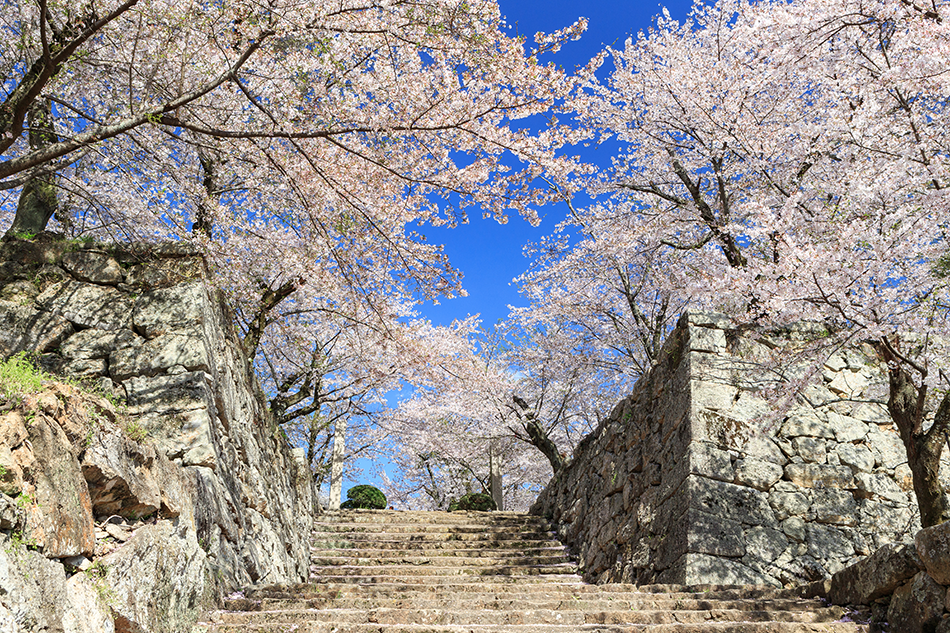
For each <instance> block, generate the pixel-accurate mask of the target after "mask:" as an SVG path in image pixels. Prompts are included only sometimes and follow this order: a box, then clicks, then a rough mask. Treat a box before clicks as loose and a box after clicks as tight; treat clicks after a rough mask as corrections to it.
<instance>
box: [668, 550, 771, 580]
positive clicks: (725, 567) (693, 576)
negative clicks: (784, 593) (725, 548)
mask: <svg viewBox="0 0 950 633" xmlns="http://www.w3.org/2000/svg"><path fill="white" fill-rule="evenodd" d="M683 558H684V561H683V564H682V566H683V572H682V580H674V581H672V582H681V583H683V584H688V585H699V584H714V585H773V586H781V583H780V582H778V580H776V579H775V578H772V577H770V576H766V575H765V574H761V573H759V572H757V571H755V570H753V569H752V568H750V567H748V566H747V565H743V564H742V563H740V562H738V561H734V560H730V559H728V558H719V557H718V556H709V555H707V554H693V553H689V554H686V555H685V556H684V557H683Z"/></svg>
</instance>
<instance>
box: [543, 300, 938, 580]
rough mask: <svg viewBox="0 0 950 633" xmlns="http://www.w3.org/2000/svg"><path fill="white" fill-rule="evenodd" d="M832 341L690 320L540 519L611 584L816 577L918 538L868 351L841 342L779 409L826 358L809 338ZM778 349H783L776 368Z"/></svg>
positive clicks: (556, 488) (580, 452) (895, 439)
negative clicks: (788, 395)
mask: <svg viewBox="0 0 950 633" xmlns="http://www.w3.org/2000/svg"><path fill="white" fill-rule="evenodd" d="M821 334H822V333H821V332H820V331H818V330H817V329H816V328H810V327H808V326H801V327H797V328H791V329H789V330H787V331H784V332H780V333H774V334H773V335H771V336H769V337H764V336H760V337H758V338H752V337H751V336H744V335H743V334H742V333H741V332H738V331H736V330H735V329H733V327H732V325H731V323H730V322H729V320H728V319H726V318H725V317H721V316H718V315H711V314H702V313H689V314H686V315H684V316H683V318H682V319H681V320H680V322H679V325H678V327H677V328H676V329H675V331H674V332H672V333H671V335H670V337H669V339H668V341H667V343H666V346H665V348H664V351H663V355H662V358H661V360H660V361H659V362H658V363H657V364H656V366H655V367H654V368H653V369H652V370H651V371H650V372H649V373H648V374H647V375H645V376H644V377H643V378H642V379H641V380H640V381H639V382H638V383H637V385H636V386H635V388H634V390H633V392H632V393H631V394H630V395H629V396H628V397H627V398H625V399H624V400H623V401H621V402H620V403H619V404H618V405H617V406H616V407H615V408H614V410H613V412H611V414H610V415H609V416H607V417H606V418H605V419H604V421H603V422H602V423H601V424H600V426H599V427H598V428H597V429H596V430H595V431H594V432H593V433H591V434H590V435H589V436H588V437H586V438H585V439H584V440H583V441H582V442H581V443H580V445H579V446H578V448H577V450H576V451H575V453H574V456H573V459H572V461H571V463H570V464H569V465H568V466H567V467H565V468H564V469H563V470H561V471H560V472H559V473H558V475H557V476H556V477H555V478H554V479H553V480H552V481H551V483H550V484H549V485H548V487H547V488H546V489H545V490H544V492H543V493H542V494H541V495H540V497H539V499H538V501H537V502H536V504H535V505H534V506H533V507H532V510H531V511H532V513H534V514H540V515H543V516H546V517H548V518H550V519H552V520H553V521H554V522H556V523H557V525H558V529H559V532H560V534H561V535H562V537H563V538H564V539H565V540H566V541H567V542H568V543H569V544H570V545H571V547H572V548H573V550H574V551H575V552H576V553H577V554H578V556H579V558H580V562H581V564H582V566H583V568H584V570H585V574H586V577H587V578H588V579H590V580H595V581H598V582H635V583H639V584H644V583H653V582H670V583H686V584H697V583H716V584H772V585H782V584H789V583H802V582H809V581H818V580H822V579H826V578H828V577H830V576H831V575H832V574H833V573H835V572H837V571H839V570H841V569H843V568H844V567H846V566H848V565H850V564H851V563H854V562H856V561H858V560H860V559H861V558H863V557H865V556H867V555H869V554H870V553H871V552H873V551H875V550H876V549H877V548H879V547H881V546H883V545H886V544H888V543H891V542H895V541H905V542H906V541H909V540H910V539H911V538H912V536H913V535H914V533H915V532H916V531H917V530H918V529H919V528H920V524H919V520H918V516H917V511H916V503H915V500H914V496H913V492H912V482H911V478H910V470H909V468H908V466H907V457H906V454H905V452H904V448H903V445H902V443H901V440H900V437H899V436H898V433H897V431H896V429H895V428H894V426H893V423H892V422H891V421H890V418H889V416H888V414H887V411H886V408H885V406H884V401H885V400H886V377H884V376H883V374H882V373H881V371H880V369H879V368H878V366H877V364H876V363H874V362H873V360H872V358H871V357H870V356H869V355H868V354H869V350H863V349H861V348H854V349H847V350H842V351H837V352H834V353H831V352H830V351H829V352H828V353H827V360H826V362H825V363H824V366H822V367H820V368H819V370H818V372H819V375H820V379H818V380H812V381H811V384H810V386H808V387H806V388H805V389H804V391H803V392H802V393H801V395H800V396H799V397H797V398H796V399H795V400H794V401H793V402H792V403H791V405H790V406H787V407H786V408H785V409H784V410H782V409H777V408H776V407H775V406H774V405H772V404H771V402H774V401H775V395H774V394H778V395H779V396H781V394H782V393H783V391H786V390H787V389H786V387H785V385H787V384H788V382H789V381H796V380H799V379H801V378H803V377H805V374H806V373H807V372H808V371H809V370H808V368H809V367H812V368H813V367H814V361H813V360H812V361H810V360H809V359H796V358H795V353H794V350H795V348H796V345H798V346H799V347H800V341H802V340H803V339H807V338H814V337H817V336H821ZM774 349H782V350H786V351H785V352H784V357H783V358H782V359H781V360H780V361H779V362H778V363H776V362H775V361H774V358H775V354H774V352H773V350H774ZM816 378H817V376H816ZM767 391H771V392H772V394H773V395H772V396H771V397H768V398H767V397H766V394H765V392H767ZM943 472H944V474H946V473H948V472H950V467H948V466H945V467H944V469H943Z"/></svg>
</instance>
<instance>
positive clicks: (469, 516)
mask: <svg viewBox="0 0 950 633" xmlns="http://www.w3.org/2000/svg"><path fill="white" fill-rule="evenodd" d="M317 523H319V524H326V523H423V524H433V523H439V524H454V523H471V524H475V523H480V524H490V525H550V522H549V521H547V520H546V519H544V518H543V517H537V516H531V515H526V514H521V513H518V512H476V511H468V512H431V511H428V510H340V511H338V512H327V513H325V514H323V515H322V516H320V517H319V518H318V519H317Z"/></svg>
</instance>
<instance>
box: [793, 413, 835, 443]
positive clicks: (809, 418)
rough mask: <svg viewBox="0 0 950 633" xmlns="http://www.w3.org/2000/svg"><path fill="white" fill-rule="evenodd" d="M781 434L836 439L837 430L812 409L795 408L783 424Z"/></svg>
mask: <svg viewBox="0 0 950 633" xmlns="http://www.w3.org/2000/svg"><path fill="white" fill-rule="evenodd" d="M781 435H784V436H785V437H802V436H807V437H823V438H825V439H834V437H835V431H834V429H833V428H831V426H830V425H829V424H827V423H826V422H825V421H823V420H821V419H820V418H819V417H818V416H817V415H815V413H814V412H813V411H812V410H811V409H795V410H793V411H792V412H791V413H789V415H788V418H786V419H785V422H784V423H783V424H782V430H781Z"/></svg>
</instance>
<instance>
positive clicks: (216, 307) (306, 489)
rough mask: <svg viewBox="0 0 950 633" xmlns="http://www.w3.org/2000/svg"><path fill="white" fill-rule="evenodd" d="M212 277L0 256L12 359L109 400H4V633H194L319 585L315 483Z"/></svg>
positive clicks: (51, 249)
mask: <svg viewBox="0 0 950 633" xmlns="http://www.w3.org/2000/svg"><path fill="white" fill-rule="evenodd" d="M206 276H207V273H206V271H205V269H204V266H203V262H202V260H201V259H200V258H199V257H197V256H195V255H194V254H193V253H189V252H188V251H186V250H183V249H181V248H180V247H179V246H176V245H173V244H172V245H164V246H157V247H141V248H135V247H123V248H120V249H113V248H103V247H99V246H96V245H94V244H83V243H71V242H64V241H57V240H53V239H49V238H46V237H45V236H40V237H38V238H36V239H35V240H32V241H21V240H13V241H7V242H5V243H3V244H2V245H0V357H3V358H6V357H9V356H11V355H13V354H15V353H17V352H19V351H24V350H25V351H30V352H36V353H38V354H39V362H40V363H41V365H42V366H43V367H44V368H46V369H47V370H49V371H51V372H54V373H59V374H63V375H65V376H68V377H70V378H71V379H73V380H81V381H82V382H83V384H84V385H86V386H88V387H92V388H93V390H94V391H97V392H98V393H99V395H94V394H90V393H89V392H88V390H87V389H83V390H80V389H77V388H75V387H73V386H70V385H64V384H50V385H46V386H45V388H44V390H43V391H41V392H40V393H37V394H32V395H27V396H20V397H15V398H13V399H8V400H7V401H6V402H4V401H3V400H4V398H3V397H2V392H0V466H2V470H0V540H3V544H2V545H0V630H7V629H6V628H4V625H3V623H4V622H6V621H10V620H12V621H16V622H18V623H20V628H19V629H14V630H24V631H34V630H35V631H40V630H66V631H100V630H102V631H112V630H118V631H141V632H143V633H145V632H149V631H155V632H158V631H161V632H162V633H166V632H177V631H187V630H189V629H190V626H191V623H192V622H193V621H194V620H195V619H196V618H197V616H198V613H199V610H200V609H201V608H202V607H206V606H208V604H209V603H210V602H213V601H214V600H215V598H216V597H218V596H220V595H221V593H222V592H224V591H231V590H233V589H236V588H238V587H242V586H245V585H248V584H252V583H261V582H268V583H270V582H294V581H301V580H305V579H306V578H307V575H308V567H309V545H308V537H309V533H310V528H311V524H312V520H313V516H314V514H315V512H316V511H317V507H316V505H315V503H314V500H315V497H314V494H313V488H312V484H311V479H310V475H309V470H308V469H307V468H306V467H305V465H303V464H302V463H301V461H300V457H299V455H295V453H294V451H293V450H292V449H291V448H290V447H289V446H288V444H287V442H286V441H285V439H284V438H283V437H282V435H281V433H280V432H279V429H277V428H276V427H275V426H274V425H273V424H272V423H271V422H270V421H269V418H268V416H267V413H266V410H265V408H264V406H263V405H262V399H261V397H260V393H259V388H258V387H257V386H256V382H255V379H254V376H253V374H252V372H251V368H250V367H249V364H248V363H247V361H246V360H245V359H244V356H243V353H242V351H241V347H240V342H239V341H238V339H237V336H236V335H235V330H234V326H233V319H232V317H231V315H230V314H229V312H228V309H227V307H226V305H225V304H224V302H223V301H222V300H221V297H220V296H219V295H218V294H217V293H216V292H215V291H214V290H213V289H212V287H211V286H210V285H209V284H208V283H206ZM113 403H115V404H113ZM44 561H45V562H44ZM37 570H40V572H42V573H40V572H37ZM82 570H85V572H84V573H75V572H77V571H82ZM30 588H32V589H33V591H32V593H31V591H30ZM57 595H62V596H64V599H63V600H62V601H59V600H52V601H51V600H50V599H49V597H50V596H57ZM65 596H75V598H70V599H69V600H67V599H65ZM73 602H75V603H77V604H76V605H73V604H72V603H73ZM100 621H101V622H100ZM89 622H100V623H99V624H95V625H90V624H88V623H89Z"/></svg>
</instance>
